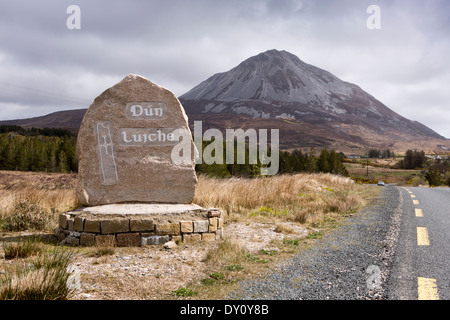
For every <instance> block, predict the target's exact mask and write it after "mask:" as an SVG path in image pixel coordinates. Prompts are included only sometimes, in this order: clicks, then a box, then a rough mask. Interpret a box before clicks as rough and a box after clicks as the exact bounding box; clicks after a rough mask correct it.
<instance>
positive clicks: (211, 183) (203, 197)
mask: <svg viewBox="0 0 450 320" xmlns="http://www.w3.org/2000/svg"><path fill="white" fill-rule="evenodd" d="M198 180H199V181H198V185H197V188H196V194H195V199H194V202H195V203H197V204H199V205H201V206H203V207H217V208H220V209H222V210H224V211H225V212H226V214H227V215H228V217H227V220H229V221H241V220H243V219H244V220H245V219H248V218H251V219H252V220H263V221H272V222H274V221H295V222H298V223H306V222H311V223H313V224H314V223H318V222H319V221H321V219H322V218H323V217H324V216H325V215H330V214H348V213H352V212H355V211H357V210H358V209H359V208H360V207H361V206H362V205H364V204H365V203H366V202H367V198H368V197H367V194H366V193H367V188H364V187H361V186H358V185H356V184H355V183H353V182H352V181H351V180H350V179H349V178H346V177H342V176H338V175H332V174H296V175H279V176H273V177H267V178H258V179H242V178H241V179H235V178H233V179H227V180H221V179H211V178H207V177H205V176H199V178H198Z"/></svg>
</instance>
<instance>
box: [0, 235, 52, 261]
mask: <svg viewBox="0 0 450 320" xmlns="http://www.w3.org/2000/svg"><path fill="white" fill-rule="evenodd" d="M42 250H43V248H42V245H41V243H40V242H38V241H36V238H29V239H21V240H20V241H17V242H13V241H10V242H8V241H5V240H3V251H4V252H5V259H7V260H9V259H18V258H27V257H29V256H34V255H37V254H38V253H41V252H42Z"/></svg>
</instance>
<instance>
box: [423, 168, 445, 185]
mask: <svg viewBox="0 0 450 320" xmlns="http://www.w3.org/2000/svg"><path fill="white" fill-rule="evenodd" d="M425 179H427V181H428V184H429V185H430V186H435V187H437V186H440V185H442V178H441V175H440V174H439V171H438V170H436V169H434V168H430V169H429V170H428V171H427V172H426V173H425Z"/></svg>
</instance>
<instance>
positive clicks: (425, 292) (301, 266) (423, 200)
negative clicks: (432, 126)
mask: <svg viewBox="0 0 450 320" xmlns="http://www.w3.org/2000/svg"><path fill="white" fill-rule="evenodd" d="M380 188H383V190H382V192H381V194H380V197H379V198H378V199H377V200H376V201H375V203H374V204H373V205H372V206H370V207H369V208H366V209H365V210H363V211H361V212H359V213H358V214H356V215H354V216H352V217H350V218H348V219H347V220H346V222H345V223H344V225H342V226H341V227H339V228H337V229H336V230H335V231H333V232H331V233H330V234H328V235H327V236H325V237H323V238H322V239H320V240H319V241H318V242H317V244H316V245H314V246H313V247H311V248H310V249H308V250H305V251H303V252H301V253H299V254H298V255H296V256H295V257H293V258H292V259H291V260H289V261H288V262H287V263H285V264H283V265H282V266H280V267H279V268H278V269H277V270H274V271H273V272H272V273H270V274H268V275H267V276H266V277H264V278H263V279H259V280H255V281H245V282H242V283H240V286H239V288H238V289H237V290H236V291H235V292H233V293H232V294H230V296H229V298H230V299H238V300H239V299H243V300H259V299H264V300H373V299H380V300H417V299H419V298H420V299H428V300H430V299H441V300H448V299H450V282H449V279H450V265H449V257H450V241H449V240H450V239H449V238H450V233H449V232H448V230H449V228H450V189H448V188H403V187H394V186H386V187H380ZM414 201H416V203H414ZM416 209H421V210H416ZM418 230H419V231H418Z"/></svg>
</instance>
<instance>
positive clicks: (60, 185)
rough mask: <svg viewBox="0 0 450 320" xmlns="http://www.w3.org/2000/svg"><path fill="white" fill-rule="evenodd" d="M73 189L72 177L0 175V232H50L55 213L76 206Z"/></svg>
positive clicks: (73, 181)
mask: <svg viewBox="0 0 450 320" xmlns="http://www.w3.org/2000/svg"><path fill="white" fill-rule="evenodd" d="M27 178H29V180H28V181H27ZM74 185H75V178H74V176H73V175H67V174H66V175H64V174H45V173H24V172H22V173H19V172H7V171H1V172H0V222H2V229H3V230H5V231H24V230H43V231H53V230H54V228H55V227H56V223H57V221H58V220H57V215H58V213H60V212H64V211H67V210H70V209H73V208H76V207H77V206H78V202H77V200H76V197H75V188H74Z"/></svg>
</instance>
